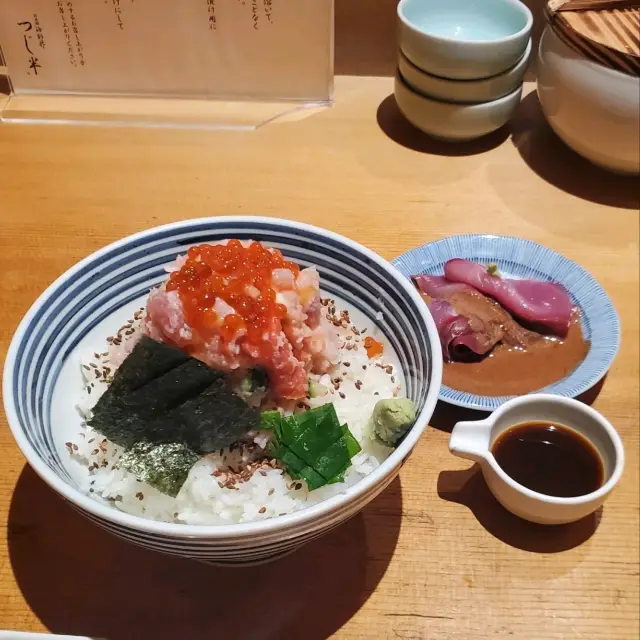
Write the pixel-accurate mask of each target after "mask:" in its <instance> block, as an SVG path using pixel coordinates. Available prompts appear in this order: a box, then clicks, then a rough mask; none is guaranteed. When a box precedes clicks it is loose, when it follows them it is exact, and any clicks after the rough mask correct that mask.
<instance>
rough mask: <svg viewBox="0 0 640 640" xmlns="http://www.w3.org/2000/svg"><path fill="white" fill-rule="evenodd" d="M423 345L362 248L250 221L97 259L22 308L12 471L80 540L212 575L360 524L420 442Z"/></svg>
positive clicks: (409, 293) (7, 378)
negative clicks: (68, 510) (74, 516)
mask: <svg viewBox="0 0 640 640" xmlns="http://www.w3.org/2000/svg"><path fill="white" fill-rule="evenodd" d="M441 377H442V356H441V349H440V343H439V338H438V333H437V330H436V327H435V324H434V322H433V319H432V318H431V316H430V314H429V312H428V310H427V307H426V305H424V303H423V302H422V300H421V298H420V296H419V294H418V293H417V292H416V291H415V289H414V287H413V286H412V285H411V283H410V282H409V281H407V280H406V279H405V278H404V277H403V276H402V275H401V274H400V273H399V272H398V271H396V270H395V269H394V268H393V267H392V266H391V265H390V264H389V263H387V262H386V261H385V260H383V259H382V258H381V257H379V256H378V255H376V254H375V253H374V252H372V251H370V250H369V249H367V248H365V247H363V246H362V245H359V244H358V243H356V242H354V241H352V240H349V239H347V238H345V237H342V236H339V235H337V234H335V233H332V232H329V231H326V230H323V229H320V228H317V227H312V226H309V225H305V224H301V223H297V222H292V221H287V220H276V219H268V218H260V217H219V218H208V219H207V218H205V219H196V220H187V221H182V222H177V223H173V224H169V225H165V226H161V227H156V228H153V229H149V230H147V231H143V232H141V233H138V234H135V235H132V236H129V237H127V238H124V239H122V240H120V241H118V242H115V243H113V244H111V245H109V246H107V247H105V248H103V249H101V250H99V251H97V252H96V253H94V254H92V255H90V256H89V257H87V258H85V259H84V260H82V261H81V262H79V263H78V264H77V265H75V266H74V267H72V268H71V269H69V270H68V271H67V272H66V273H64V274H63V275H62V276H60V277H59V278H58V279H57V280H56V281H55V282H54V283H53V284H52V285H51V286H50V287H49V288H48V289H47V290H46V291H45V292H44V293H43V294H42V295H41V296H40V297H39V298H38V300H37V301H36V302H35V303H34V304H33V306H32V307H31V309H30V310H29V311H28V312H27V314H26V315H25V317H24V319H23V320H22V322H21V323H20V325H19V327H18V329H17V330H16V332H15V335H14V337H13V340H12V342H11V345H10V348H9V351H8V354H7V359H6V362H5V368H4V380H3V393H4V404H5V411H6V414H7V418H8V422H9V425H10V428H11V430H12V432H13V435H14V437H15V439H16V441H17V443H18V445H19V446H20V448H21V450H22V452H23V454H24V455H25V457H26V459H27V461H28V463H29V464H30V465H31V466H32V467H33V469H34V470H35V471H36V472H37V473H38V474H39V475H40V477H41V478H43V480H44V481H45V482H47V484H49V485H50V486H51V487H52V488H53V489H55V490H56V491H57V492H58V493H59V494H60V495H62V496H63V497H64V498H66V499H67V500H68V501H69V502H70V503H71V504H72V505H73V506H74V507H75V508H77V509H78V510H79V511H80V512H81V513H83V514H84V515H85V516H87V517H88V518H90V519H91V520H92V521H94V522H95V523H96V524H98V525H99V526H101V527H103V528H105V529H107V530H108V531H110V532H112V533H114V534H115V535H118V536H120V537H122V538H124V539H126V540H129V541H130V542H132V543H134V544H137V545H140V546H143V547H147V548H150V549H154V550H157V551H160V552H164V553H169V554H173V555H178V556H183V557H189V558H196V559H200V560H204V561H208V562H213V563H217V564H223V565H246V564H255V563H259V562H264V561H267V560H270V559H273V558H277V557H279V556H281V555H284V554H287V553H290V552H292V551H294V550H295V549H296V548H297V547H299V546H301V545H302V544H304V543H306V542H308V541H310V540H312V539H314V538H316V537H318V536H320V535H322V534H323V533H325V532H327V531H329V530H330V529H332V528H334V527H336V526H337V525H339V524H340V523H342V522H344V521H346V520H347V519H348V518H350V517H351V516H353V515H355V514H356V513H357V512H358V511H360V510H361V509H362V508H363V507H364V506H365V505H366V504H367V503H368V502H370V501H371V500H372V499H373V498H374V497H375V496H376V495H378V494H379V493H380V492H381V491H383V490H384V489H385V488H386V487H387V486H388V485H389V484H390V483H391V482H392V480H393V479H394V478H395V477H396V475H397V474H398V472H399V470H400V468H401V466H402V464H403V463H404V461H405V460H406V459H407V457H408V456H409V455H410V453H411V451H412V449H413V447H414V446H415V445H416V443H417V441H418V440H419V438H420V437H421V435H422V433H423V432H424V430H425V429H426V427H427V424H428V422H429V419H430V418H431V415H432V413H433V410H434V408H435V404H436V401H437V398H438V394H439V390H440V384H441Z"/></svg>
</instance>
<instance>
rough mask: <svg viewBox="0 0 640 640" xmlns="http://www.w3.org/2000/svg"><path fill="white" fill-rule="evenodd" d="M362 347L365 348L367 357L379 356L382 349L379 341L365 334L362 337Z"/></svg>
mask: <svg viewBox="0 0 640 640" xmlns="http://www.w3.org/2000/svg"><path fill="white" fill-rule="evenodd" d="M364 348H365V349H366V350H367V356H368V357H369V358H375V357H376V356H381V355H382V352H383V351H384V347H383V346H382V343H381V342H378V341H377V340H374V339H373V338H372V337H371V336H367V337H366V338H365V339H364Z"/></svg>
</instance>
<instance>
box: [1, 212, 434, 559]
mask: <svg viewBox="0 0 640 640" xmlns="http://www.w3.org/2000/svg"><path fill="white" fill-rule="evenodd" d="M227 238H241V239H255V240H258V241H261V242H264V243H266V244H268V245H271V246H275V247H277V248H279V249H280V250H281V251H282V252H283V253H284V254H285V256H288V257H289V259H291V260H293V261H295V262H297V263H299V264H301V265H304V266H307V265H310V264H315V265H317V266H318V269H319V271H320V275H321V282H322V285H321V287H322V290H323V292H324V293H325V294H326V295H333V296H337V297H339V298H341V299H342V300H345V301H346V302H347V303H349V304H353V305H354V306H356V307H358V308H359V310H360V311H362V312H363V313H365V314H366V315H367V316H368V317H369V318H371V319H372V320H375V319H376V315H377V314H380V315H381V316H382V320H376V322H377V324H378V326H380V327H381V329H382V330H383V331H384V333H385V334H386V336H387V337H388V338H389V339H390V341H391V343H392V344H393V346H394V348H395V349H396V351H397V352H398V355H399V358H400V362H401V365H402V368H403V372H404V375H405V379H406V381H407V395H408V397H410V398H411V399H412V400H413V401H414V402H415V403H416V404H417V406H418V408H419V414H418V418H417V420H416V423H415V425H414V427H413V428H412V429H411V431H410V432H409V433H408V435H407V437H406V439H404V440H403V441H402V443H401V444H400V445H399V446H398V447H397V448H396V450H395V451H394V452H393V453H392V454H391V456H390V457H389V458H388V459H387V460H385V461H384V462H383V463H382V464H381V465H380V466H379V467H378V468H377V469H375V470H374V471H373V472H372V473H371V474H370V475H368V476H367V477H366V478H364V479H363V480H361V481H360V482H359V483H357V484H356V485H354V486H353V487H350V488H349V489H348V490H347V491H345V492H344V493H343V494H340V495H337V496H335V497H333V498H331V499H329V500H326V501H325V502H321V503H319V504H317V505H314V506H311V507H309V508H307V509H303V510H301V511H298V512H296V513H293V514H290V515H285V516H280V517H276V518H273V519H270V520H263V521H260V522H252V523H247V524H236V525H224V526H197V525H181V524H175V523H171V524H169V523H164V522H156V521H152V520H145V519H143V518H140V517H137V516H133V515H130V514H127V513H124V512H122V511H119V510H118V509H117V508H114V507H112V506H109V505H107V504H104V503H101V502H97V501H96V500H94V499H92V498H90V497H88V496H87V495H85V494H84V493H83V492H82V491H80V490H79V488H78V486H77V484H76V483H75V482H74V480H73V478H72V476H71V475H70V474H69V472H68V470H67V468H66V467H65V460H64V449H65V447H64V441H65V438H64V436H63V435H62V433H61V432H62V431H63V430H64V429H65V428H67V425H66V423H65V421H64V420H61V419H60V417H61V416H60V413H57V411H59V409H57V406H58V405H59V404H62V405H63V407H64V409H63V412H64V411H67V412H69V414H73V412H74V405H75V402H74V395H75V394H77V393H78V391H77V390H76V387H75V386H73V385H69V384H68V377H67V376H66V374H65V372H66V371H67V370H69V367H67V368H66V369H65V363H67V362H68V363H70V365H69V366H70V370H72V371H75V370H76V368H78V367H79V362H80V354H79V349H81V347H79V345H80V344H81V342H82V340H83V339H84V338H86V337H87V336H88V335H89V333H90V332H94V333H95V334H96V335H97V336H103V335H104V336H105V337H106V336H107V335H109V334H110V333H111V331H110V330H107V329H106V326H110V327H111V328H112V325H113V322H114V320H115V322H116V323H117V324H116V326H120V324H122V322H121V320H120V319H118V312H119V310H122V308H123V306H125V305H133V309H135V308H137V307H139V306H140V303H143V301H144V299H145V297H146V295H147V293H148V291H149V289H150V288H152V287H154V286H157V285H158V284H159V283H160V282H162V281H164V280H165V279H166V273H165V271H164V265H166V264H167V263H169V262H171V261H173V260H174V259H175V258H176V256H178V255H179V254H183V253H184V252H186V250H187V249H188V248H189V246H191V245H193V244H200V243H202V242H215V241H218V240H223V239H227ZM125 313H130V311H125ZM124 317H125V318H126V317H127V315H125V316H124ZM103 325H104V326H103ZM440 351H441V349H440V342H439V338H438V332H437V330H436V327H435V324H434V322H433V320H432V318H431V316H430V314H429V313H428V311H427V308H426V306H425V305H424V303H423V302H422V300H421V298H420V296H419V295H418V293H417V291H416V290H415V288H414V287H413V286H412V285H411V283H410V282H409V281H408V280H407V279H406V278H404V276H402V275H401V274H400V273H399V272H398V271H396V270H395V269H394V268H393V267H392V266H391V265H390V264H389V263H388V262H386V261H385V260H383V259H382V258H380V257H379V256H378V255H376V254H375V253H374V252H373V251H370V250H369V249H366V248H365V247H363V246H362V245H359V244H357V243H356V242H353V241H351V240H348V239H347V238H344V237H342V236H339V235H337V234H335V233H331V232H329V231H325V230H323V229H319V228H316V227H312V226H309V225H304V224H300V223H297V222H289V221H286V220H277V219H269V218H254V217H240V218H235V217H220V218H203V219H198V220H187V221H184V222H177V223H174V224H170V225H166V226H163V227H157V228H154V229H149V230H148V231H144V232H142V233H138V234H136V235H133V236H130V237H128V238H124V239H123V240H120V241H119V242H116V243H114V244H112V245H109V246H108V247H105V248H104V249H101V250H100V251H98V252H96V253H94V254H92V255H91V256H89V257H88V258H85V259H84V260H82V261H81V262H80V263H78V264H77V265H76V266H75V267H73V268H71V269H70V270H69V271H67V272H66V273H65V274H63V275H62V276H60V277H59V278H58V279H57V280H56V281H55V282H54V283H53V284H52V285H51V286H50V287H49V288H48V289H47V290H46V291H45V292H44V293H43V294H42V295H41V296H40V297H39V298H38V300H37V301H36V302H35V303H34V304H33V306H32V307H31V309H30V310H29V311H28V313H27V314H26V316H25V318H24V319H23V321H22V322H21V323H20V326H19V327H18V329H17V331H16V333H15V335H14V337H13V340H12V342H11V346H10V347H9V352H8V354H7V359H6V362H5V369H4V381H3V394H4V404H5V411H6V414H7V418H8V421H9V426H10V427H11V430H12V432H13V435H14V437H15V439H16V441H17V443H18V445H19V446H20V448H21V449H22V452H23V453H24V455H25V457H26V459H27V461H28V462H29V464H30V465H31V466H32V467H33V469H35V471H36V472H37V473H38V474H39V475H40V476H41V477H42V478H43V479H44V480H45V481H46V482H47V483H48V484H49V485H50V486H51V487H53V488H54V489H55V490H56V491H57V492H58V493H60V494H61V495H62V496H64V497H65V498H66V499H67V500H69V501H70V502H71V503H72V504H73V505H74V506H75V507H77V508H78V509H79V510H80V511H81V512H82V513H83V514H85V515H86V516H87V517H89V518H90V519H91V520H93V521H94V522H96V523H97V524H99V525H100V526H102V527H104V528H105V529H107V530H109V531H111V532H112V533H114V534H116V535H118V536H121V537H122V538H125V539H126V540H129V541H130V542H132V543H135V544H138V545H141V546H144V547H148V548H150V549H155V550H157V551H162V552H165V553H170V554H174V555H179V556H185V557H190V558H198V559H202V560H207V561H213V562H216V563H220V564H249V563H255V562H258V561H264V560H266V559H269V558H272V557H278V556H280V555H283V554H285V553H288V552H290V551H292V550H294V549H295V548H296V547H298V546H300V545H301V544H304V543H305V542H307V541H309V540H312V539H313V538H315V537H318V536H319V535H321V534H323V533H324V532H326V531H328V530H330V529H331V528H333V527H335V526H337V525H338V524H340V523H341V522H343V521H345V520H347V519H348V518H350V517H351V516H353V515H355V514H356V513H357V512H358V511H359V510H360V509H362V508H363V507H364V506H365V505H366V504H367V503H368V502H369V501H370V500H372V499H373V498H374V497H375V496H376V495H377V494H379V493H380V492H381V491H382V490H383V489H384V488H385V487H386V486H387V485H389V483H390V482H391V481H392V480H393V479H394V477H395V476H396V475H397V474H398V471H399V470H400V467H401V465H402V464H403V462H404V461H405V460H406V458H407V457H408V456H409V454H410V453H411V450H412V449H413V447H414V446H415V444H416V443H417V442H418V440H419V438H420V436H421V435H422V432H423V431H424V430H425V428H426V426H427V424H428V421H429V418H430V417H431V414H432V413H433V409H434V407H435V404H436V401H437V399H438V393H439V390H440V381H441V377H442V357H441V353H440ZM76 363H78V365H76ZM79 380H80V378H79ZM76 386H80V387H81V386H82V383H81V381H80V382H79V383H78V385H76ZM68 387H69V388H68ZM54 397H55V398H60V397H62V398H63V400H64V398H68V400H69V402H68V403H67V402H66V401H63V402H62V403H60V402H57V403H56V402H53V398H54ZM67 404H68V405H69V406H68V407H67ZM78 421H79V420H78ZM63 423H65V424H63Z"/></svg>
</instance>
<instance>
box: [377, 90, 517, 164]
mask: <svg viewBox="0 0 640 640" xmlns="http://www.w3.org/2000/svg"><path fill="white" fill-rule="evenodd" d="M376 119H377V121H378V126H379V127H380V129H382V131H383V133H384V134H385V135H386V136H387V137H389V138H391V140H393V141H394V142H396V143H398V144H400V145H402V146H403V147H406V148H407V149H411V150H413V151H418V152H420V153H426V154H429V155H435V156H473V155H477V154H479V153H484V152H485V151H489V150H490V149H493V148H495V147H498V146H500V145H501V144H502V143H503V142H504V141H505V140H506V139H507V138H508V137H509V128H508V127H507V126H504V127H501V128H500V129H498V130H497V131H494V132H493V133H490V134H489V135H486V136H483V137H482V138H478V139H477V140H471V141H470V142H447V141H445V140H438V139H437V138H432V137H431V136H428V135H427V134H426V133H423V132H422V131H420V130H419V129H416V128H415V127H414V126H413V125H412V124H411V123H410V122H409V121H408V120H407V119H406V118H405V117H404V116H403V115H402V113H401V112H400V109H399V107H398V103H397V102H396V99H395V96H394V95H393V94H391V95H389V96H387V97H386V98H385V99H384V100H383V101H382V102H381V103H380V105H379V106H378V111H377V113H376Z"/></svg>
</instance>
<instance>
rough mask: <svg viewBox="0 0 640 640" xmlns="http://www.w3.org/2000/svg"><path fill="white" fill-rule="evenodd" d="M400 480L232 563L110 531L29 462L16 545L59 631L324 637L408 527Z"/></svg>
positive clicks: (380, 571) (22, 581)
mask: <svg viewBox="0 0 640 640" xmlns="http://www.w3.org/2000/svg"><path fill="white" fill-rule="evenodd" d="M401 511H402V494H401V486H400V480H399V479H398V478H396V479H395V480H394V481H393V483H392V484H391V485H390V486H389V487H388V488H387V489H386V491H384V493H383V494H382V495H380V496H379V497H378V498H376V499H375V500H374V502H373V503H371V504H370V505H369V506H368V507H366V508H365V509H364V510H363V511H362V512H361V513H360V514H358V515H357V516H356V517H354V518H352V519H351V520H350V521H349V522H347V523H346V524H344V525H342V526H341V527H338V528H337V529H336V530H335V531H333V532H331V533H329V534H327V535H326V536H324V537H323V538H321V539H319V540H316V541H314V542H311V543H310V544H308V545H306V546H305V547H303V548H302V549H301V550H300V551H298V552H296V553H294V554H292V555H291V556H288V557H286V558H283V559H282V560H279V561H276V562H274V563H272V564H267V565H263V566H260V567H254V568H242V569H222V568H217V567H212V566H208V565H204V564H201V563H199V562H195V561H190V560H184V559H180V558H173V557H171V556H165V555H162V554H159V553H156V552H153V551H146V550H144V549H141V548H138V547H135V546H132V545H130V544H128V543H126V542H124V541H122V540H120V539H119V538H116V537H115V536H112V535H111V534H109V533H107V532H105V531H103V530H102V529H100V528H99V527H97V526H96V525H94V524H93V523H91V522H90V521H89V520H87V519H86V518H84V517H83V516H82V515H80V514H79V513H77V512H76V511H75V510H74V509H73V508H72V507H71V506H69V504H67V503H66V502H65V501H63V500H62V499H61V498H60V497H58V496H57V495H56V494H55V493H54V492H53V491H52V490H51V489H50V488H49V487H48V486H46V485H45V484H44V482H43V481H42V480H40V478H39V477H38V476H37V475H36V474H35V473H34V472H33V471H32V470H31V469H30V468H29V467H28V466H26V467H25V468H24V469H23V471H22V474H21V475H20V478H19V480H18V483H17V485H16V489H15V492H14V495H13V499H12V502H11V508H10V513H9V524H8V542H9V554H10V558H11V564H12V568H13V572H14V575H15V578H16V581H17V584H18V585H19V587H20V589H21V591H22V593H23V595H24V597H25V599H26V601H27V602H28V604H29V606H30V607H31V609H32V610H33V611H34V613H35V614H36V615H37V616H38V618H39V619H40V620H41V621H42V622H43V624H45V625H46V626H47V628H48V629H49V630H51V631H52V632H54V633H64V634H78V635H88V636H92V637H97V638H104V639H105V640H121V639H128V638H132V639H135V640H138V638H141V637H142V638H154V640H162V639H164V638H167V639H171V640H174V639H175V638H189V640H198V639H200V638H214V637H215V638H234V639H236V638H238V639H242V638H251V639H260V640H263V639H269V638H285V637H288V638H302V637H304V638H308V639H311V640H313V639H315V638H318V639H320V638H326V637H328V636H330V635H332V634H333V633H334V632H335V631H337V630H338V629H339V628H340V627H341V626H342V625H343V624H345V623H346V622H347V621H348V620H349V619H350V618H351V617H352V616H353V615H354V614H355V612H356V611H357V610H358V609H359V608H360V607H361V606H362V605H363V603H364V602H365V601H366V600H367V598H368V597H369V596H370V594H371V593H372V592H373V590H374V589H375V588H376V586H377V584H378V582H380V580H381V579H382V577H383V575H384V573H385V571H386V569H387V566H388V564H389V562H390V560H391V557H392V554H393V552H394V549H395V546H396V543H397V539H398V534H399V530H400V518H401Z"/></svg>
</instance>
